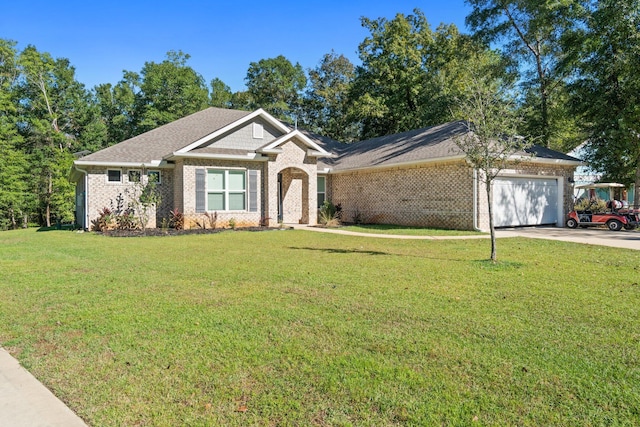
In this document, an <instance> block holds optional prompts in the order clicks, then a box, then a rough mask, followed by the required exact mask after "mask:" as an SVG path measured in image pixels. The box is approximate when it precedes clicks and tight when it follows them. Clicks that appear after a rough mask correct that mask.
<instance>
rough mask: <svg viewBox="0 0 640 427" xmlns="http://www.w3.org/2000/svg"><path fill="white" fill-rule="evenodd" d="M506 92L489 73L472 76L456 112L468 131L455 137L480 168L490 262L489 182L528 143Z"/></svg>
mask: <svg viewBox="0 0 640 427" xmlns="http://www.w3.org/2000/svg"><path fill="white" fill-rule="evenodd" d="M478 74H480V73H478ZM508 93H512V92H511V91H509V90H508V88H505V87H503V82H502V81H501V80H500V79H495V78H492V77H491V75H490V73H488V74H487V73H485V74H484V75H481V76H475V77H474V78H473V79H472V81H471V82H470V84H469V90H468V92H467V96H466V98H465V99H464V100H463V101H462V102H460V105H458V111H457V113H458V114H459V115H460V116H461V117H462V118H463V119H464V121H465V124H466V127H467V132H466V133H465V134H464V135H462V136H459V137H455V138H454V142H455V144H456V145H457V146H458V148H459V149H460V150H461V151H462V152H463V153H464V155H465V156H466V158H467V162H468V163H469V165H470V166H471V167H472V168H474V169H476V170H478V171H479V174H478V179H479V180H480V181H481V182H483V183H484V185H485V189H486V194H487V203H488V207H489V229H490V232H491V261H493V262H495V261H497V252H496V235H495V228H494V225H493V192H492V183H493V180H494V179H495V178H496V177H497V176H498V174H499V173H500V171H501V170H503V169H505V167H506V166H507V165H511V166H513V164H514V163H517V161H518V159H517V157H516V156H514V154H516V153H517V152H519V151H522V150H524V149H526V148H527V147H528V146H529V144H528V143H527V142H526V141H525V140H524V139H523V138H522V137H520V136H519V135H518V133H517V130H516V129H517V128H518V126H519V124H520V121H521V119H520V117H519V116H517V114H516V112H515V108H514V102H513V100H511V99H509V98H508V95H507V94H508Z"/></svg>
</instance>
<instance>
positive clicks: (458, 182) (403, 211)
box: [327, 162, 574, 230]
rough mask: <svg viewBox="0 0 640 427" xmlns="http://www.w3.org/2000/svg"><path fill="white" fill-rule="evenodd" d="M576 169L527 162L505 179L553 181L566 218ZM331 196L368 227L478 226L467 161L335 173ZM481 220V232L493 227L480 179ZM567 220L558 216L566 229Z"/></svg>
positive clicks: (350, 217)
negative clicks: (516, 176) (530, 177)
mask: <svg viewBox="0 0 640 427" xmlns="http://www.w3.org/2000/svg"><path fill="white" fill-rule="evenodd" d="M573 170H574V169H573V167H559V166H549V165H544V164H536V163H533V162H523V163H520V164H518V165H517V166H515V168H514V169H511V170H505V171H504V173H503V174H504V175H519V176H532V177H555V178H558V181H559V188H558V190H559V192H561V193H559V194H562V195H563V199H562V201H560V204H561V205H562V211H563V215H565V214H566V213H567V212H568V211H569V210H571V206H572V195H571V191H570V190H569V189H570V188H571V187H570V186H569V178H570V177H572V176H573ZM327 198H328V200H331V201H332V202H333V203H334V204H337V203H340V204H341V205H342V212H343V214H342V215H343V221H345V222H352V221H354V218H355V217H356V216H359V217H360V219H361V220H362V221H364V222H366V223H373V224H397V225H407V226H423V227H435V228H449V229H458V230H472V229H473V228H474V218H473V217H474V206H473V201H474V176H473V169H471V168H470V167H469V166H468V165H467V164H466V163H464V162H448V163H447V162H443V163H428V164H423V165H418V166H408V167H397V168H385V169H372V170H367V171H352V172H343V173H336V174H331V175H329V176H328V180H327ZM476 200H477V211H476V214H477V221H476V224H475V225H476V226H477V227H478V228H480V229H481V230H488V228H489V214H488V211H489V210H488V204H487V197H486V191H485V190H484V184H483V183H482V182H481V181H479V180H478V191H477V193H476ZM563 219H564V216H563V217H562V218H559V222H560V224H558V225H559V226H562V225H563V224H562V223H563Z"/></svg>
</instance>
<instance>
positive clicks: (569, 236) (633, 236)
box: [286, 224, 640, 250]
mask: <svg viewBox="0 0 640 427" xmlns="http://www.w3.org/2000/svg"><path fill="white" fill-rule="evenodd" d="M286 225H287V226H288V227H291V228H294V229H296V230H307V231H316V232H320V233H333V234H344V235H348V236H361V237H375V238H382V239H413V240H456V239H459V240H465V239H488V238H489V237H490V236H489V233H486V234H470V235H468V236H402V235H397V234H375V233H359V232H355V231H347V230H342V229H340V228H322V227H312V226H308V225H304V224H300V225H298V224H286ZM496 237H497V238H506V237H527V238H530V239H546V240H561V241H564V242H573V243H581V244H587V245H598V246H610V247H613V248H623V249H633V250H640V232H638V231H630V230H621V231H609V230H605V229H595V228H586V229H582V228H580V229H571V228H562V227H552V226H541V227H520V228H500V229H497V230H496Z"/></svg>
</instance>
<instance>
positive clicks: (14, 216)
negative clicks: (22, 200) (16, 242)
mask: <svg viewBox="0 0 640 427" xmlns="http://www.w3.org/2000/svg"><path fill="white" fill-rule="evenodd" d="M9 213H10V214H11V229H12V230H16V229H17V228H18V224H17V223H16V213H15V211H14V210H13V208H10V209H9Z"/></svg>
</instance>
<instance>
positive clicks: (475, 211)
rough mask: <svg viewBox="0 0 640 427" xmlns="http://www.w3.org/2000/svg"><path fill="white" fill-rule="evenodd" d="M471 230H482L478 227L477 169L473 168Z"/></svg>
mask: <svg viewBox="0 0 640 427" xmlns="http://www.w3.org/2000/svg"><path fill="white" fill-rule="evenodd" d="M473 230H474V231H482V230H480V228H478V169H476V168H473Z"/></svg>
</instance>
